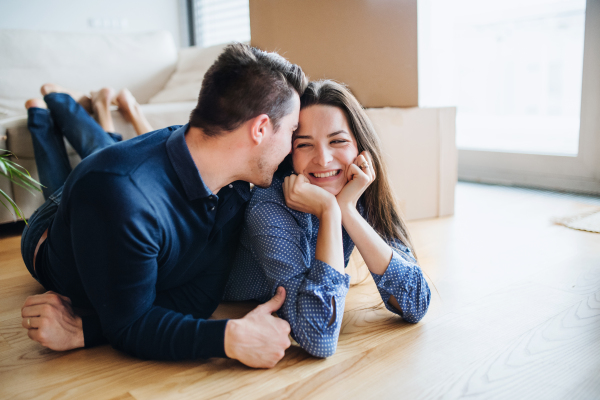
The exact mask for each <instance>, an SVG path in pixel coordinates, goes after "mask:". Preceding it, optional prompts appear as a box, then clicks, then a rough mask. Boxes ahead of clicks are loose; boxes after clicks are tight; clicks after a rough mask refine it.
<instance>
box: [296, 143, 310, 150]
mask: <svg viewBox="0 0 600 400" xmlns="http://www.w3.org/2000/svg"><path fill="white" fill-rule="evenodd" d="M307 146H308V143H300V144H299V145H297V146H296V148H297V149H299V148H301V147H307Z"/></svg>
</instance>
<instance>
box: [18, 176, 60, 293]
mask: <svg viewBox="0 0 600 400" xmlns="http://www.w3.org/2000/svg"><path fill="white" fill-rule="evenodd" d="M62 190H63V189H62V187H61V188H59V189H58V190H57V191H56V192H54V193H53V194H52V195H50V196H49V197H48V200H46V202H45V203H44V204H43V205H41V206H40V208H38V209H37V210H35V212H34V213H33V214H32V215H31V217H30V218H29V221H28V224H27V225H26V226H25V229H24V230H23V235H22V236H21V256H22V257H23V261H24V262H25V266H26V267H27V269H28V270H29V273H30V274H31V276H33V277H34V278H35V279H36V280H37V281H38V282H39V283H41V284H42V286H44V287H45V288H46V290H53V288H52V287H51V285H50V283H49V282H48V279H47V278H46V277H45V274H44V271H43V266H42V265H36V269H37V271H36V270H35V269H34V268H33V256H34V253H35V248H36V247H37V244H38V242H39V241H40V238H41V237H42V235H43V234H44V232H45V231H46V229H48V227H50V224H52V221H54V217H55V215H56V212H57V210H58V205H59V204H60V201H61V198H62Z"/></svg>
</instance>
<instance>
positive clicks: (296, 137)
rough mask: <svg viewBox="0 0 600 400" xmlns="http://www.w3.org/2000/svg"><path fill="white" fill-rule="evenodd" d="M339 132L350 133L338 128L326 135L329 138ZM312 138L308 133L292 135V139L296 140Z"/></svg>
mask: <svg viewBox="0 0 600 400" xmlns="http://www.w3.org/2000/svg"><path fill="white" fill-rule="evenodd" d="M340 133H345V134H346V135H350V134H349V133H348V132H347V131H346V130H344V129H340V130H339V131H335V132H332V133H330V134H329V135H327V137H328V138H330V137H332V136H335V135H339V134H340ZM312 138H313V137H312V136H310V135H295V136H294V137H293V139H292V141H293V140H296V139H312Z"/></svg>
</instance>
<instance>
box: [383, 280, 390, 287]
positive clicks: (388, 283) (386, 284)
mask: <svg viewBox="0 0 600 400" xmlns="http://www.w3.org/2000/svg"><path fill="white" fill-rule="evenodd" d="M383 286H385V287H390V286H392V282H390V281H385V282H384V283H383Z"/></svg>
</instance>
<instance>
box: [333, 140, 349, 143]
mask: <svg viewBox="0 0 600 400" xmlns="http://www.w3.org/2000/svg"><path fill="white" fill-rule="evenodd" d="M346 142H347V140H334V141H332V142H331V144H338V143H346Z"/></svg>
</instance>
